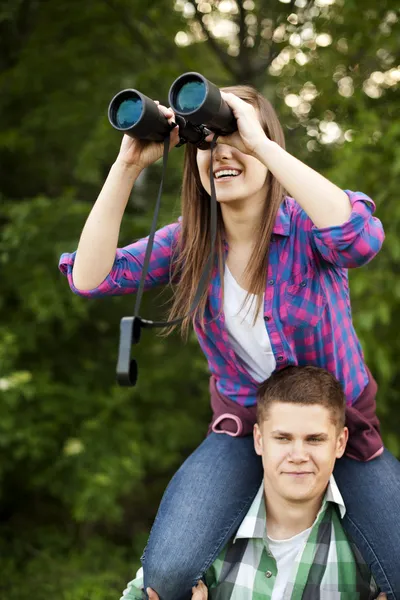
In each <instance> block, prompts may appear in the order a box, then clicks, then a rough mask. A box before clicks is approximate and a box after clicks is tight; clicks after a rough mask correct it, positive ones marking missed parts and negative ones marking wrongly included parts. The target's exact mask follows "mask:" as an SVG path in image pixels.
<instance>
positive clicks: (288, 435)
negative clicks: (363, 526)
mask: <svg viewBox="0 0 400 600" xmlns="http://www.w3.org/2000/svg"><path fill="white" fill-rule="evenodd" d="M345 404H346V403H345V397H344V394H343V391H342V389H341V386H340V384H339V383H338V381H336V379H335V378H334V377H333V376H332V375H330V374H329V373H328V372H327V371H325V370H324V369H320V368H318V367H312V366H309V367H289V368H287V369H284V370H282V371H279V372H277V373H274V374H273V375H272V376H271V377H270V378H269V379H267V380H266V381H265V382H264V383H263V384H262V385H261V387H260V391H259V397H258V406H257V421H258V422H257V424H256V425H255V426H254V446H255V450H256V453H257V454H258V455H259V456H260V457H261V459H262V463H263V467H264V480H263V483H262V485H261V486H260V489H259V492H258V494H257V495H256V497H255V499H254V501H253V503H252V505H251V507H250V509H249V511H248V513H247V515H246V517H245V518H244V520H243V521H242V524H241V525H240V527H239V529H238V531H237V533H236V535H235V537H234V538H233V539H232V540H231V541H230V542H229V543H228V544H227V545H226V546H225V548H223V550H222V551H221V553H220V554H219V556H218V557H217V559H216V560H215V562H214V563H213V564H212V565H211V567H210V568H209V569H208V570H207V572H206V573H205V575H204V580H205V585H204V584H203V583H202V582H200V583H199V585H198V586H197V587H196V588H193V599H192V600H206V599H207V598H209V599H210V600H261V599H263V598H265V599H266V600H339V599H341V600H344V599H346V600H347V599H348V600H350V599H354V600H356V599H357V600H370V599H373V598H377V597H378V593H379V591H378V589H377V586H376V584H375V582H374V580H373V578H372V575H371V573H370V571H369V569H368V567H367V565H366V564H365V562H364V561H363V559H362V557H361V555H360V553H359V551H358V550H357V548H356V547H355V545H354V543H353V542H352V541H351V540H350V539H349V538H348V537H347V536H346V534H345V532H344V530H343V528H342V525H341V519H342V518H343V516H344V514H345V512H346V508H345V506H344V503H343V499H342V497H341V495H340V492H339V490H338V488H337V486H336V483H335V480H334V478H333V475H332V472H333V468H334V465H335V461H336V459H337V458H340V457H341V456H342V455H343V453H344V450H345V447H346V443H347V438H348V430H347V428H346V427H345V426H344V422H345ZM244 468H245V466H244ZM148 592H149V598H150V600H153V599H154V600H158V596H157V594H156V593H155V592H154V591H152V590H148ZM144 597H145V596H144V592H143V590H142V578H141V575H140V572H139V573H138V577H137V578H136V579H135V580H134V581H132V582H131V583H130V584H128V587H127V589H126V590H125V592H124V594H123V597H122V599H121V600H134V599H135V600H136V599H141V598H144ZM379 598H382V599H383V598H385V596H384V595H381V596H379Z"/></svg>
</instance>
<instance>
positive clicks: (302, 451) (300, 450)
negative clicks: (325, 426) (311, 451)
mask: <svg viewBox="0 0 400 600" xmlns="http://www.w3.org/2000/svg"><path fill="white" fill-rule="evenodd" d="M308 458H309V456H308V451H307V449H306V447H305V446H304V444H303V442H302V441H300V440H299V441H295V442H293V444H292V447H291V449H290V454H289V460H291V461H292V462H296V463H299V462H305V461H307V460H308Z"/></svg>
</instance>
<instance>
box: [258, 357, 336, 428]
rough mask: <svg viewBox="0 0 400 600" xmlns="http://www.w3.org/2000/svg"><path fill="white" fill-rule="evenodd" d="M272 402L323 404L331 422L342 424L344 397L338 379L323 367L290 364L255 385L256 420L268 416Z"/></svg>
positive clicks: (260, 420)
mask: <svg viewBox="0 0 400 600" xmlns="http://www.w3.org/2000/svg"><path fill="white" fill-rule="evenodd" d="M274 402H288V403H292V404H300V405H303V406H306V405H308V406H309V405H315V404H319V405H321V406H324V407H325V408H327V409H328V410H329V411H330V413H331V415H332V422H333V423H334V424H335V425H336V426H337V427H338V428H342V427H344V423H345V411H346V398H345V395H344V392H343V389H342V386H341V385H340V383H339V382H338V380H337V379H336V378H335V377H334V376H333V375H331V373H329V372H328V371H326V369H321V368H320V367H314V366H311V365H310V366H306V367H299V366H292V367H287V368H286V369H282V370H281V371H276V372H275V373H273V374H272V375H271V377H269V378H268V379H266V380H265V381H264V382H263V383H262V384H261V385H260V387H259V390H258V401H257V421H258V424H259V425H261V423H263V422H264V421H266V420H267V419H268V411H269V408H270V406H271V404H273V403H274Z"/></svg>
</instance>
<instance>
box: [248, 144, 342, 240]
mask: <svg viewBox="0 0 400 600" xmlns="http://www.w3.org/2000/svg"><path fill="white" fill-rule="evenodd" d="M256 157H257V158H258V159H259V160H260V161H261V162H262V163H263V164H265V165H266V167H267V168H268V169H269V170H270V171H271V172H272V174H273V175H274V176H275V177H276V179H277V180H278V181H279V182H280V183H281V184H282V185H283V187H284V188H285V189H286V190H287V192H288V193H289V195H290V196H292V197H293V198H294V199H295V200H296V202H298V203H299V204H300V206H301V207H302V208H303V210H304V211H305V212H306V213H307V214H308V216H309V217H310V219H311V220H312V221H313V223H314V225H315V226H316V227H318V228H323V227H332V226H334V225H342V224H343V223H345V222H346V221H347V220H348V218H349V217H350V213H351V204H350V201H349V198H348V196H347V194H346V193H345V192H344V191H343V190H341V189H340V188H338V187H337V186H336V185H335V184H333V183H331V182H330V181H329V180H328V179H326V178H325V177H323V176H322V175H320V174H319V173H317V172H316V171H314V170H313V169H311V168H310V167H307V165H305V164H304V163H302V162H301V161H300V160H298V159H297V158H295V157H294V156H292V155H291V154H289V153H288V152H286V150H284V149H283V148H281V147H280V146H279V145H278V144H276V143H275V142H271V141H270V140H268V139H266V140H265V142H263V143H262V144H261V145H260V146H259V148H258V149H257V152H256Z"/></svg>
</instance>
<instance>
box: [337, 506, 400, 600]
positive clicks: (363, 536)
mask: <svg viewBox="0 0 400 600" xmlns="http://www.w3.org/2000/svg"><path fill="white" fill-rule="evenodd" d="M346 516H347V520H348V521H349V523H350V524H351V525H352V526H353V527H354V529H356V530H357V532H358V534H359V535H360V536H361V537H362V539H363V540H364V542H365V543H366V544H367V546H368V548H369V549H370V551H371V553H372V555H373V557H374V559H375V560H376V562H377V563H378V564H379V566H380V568H381V570H382V573H383V576H384V578H385V580H386V583H387V585H388V588H389V592H390V593H391V594H393V598H394V599H395V600H396V595H395V593H394V590H393V588H392V586H391V584H390V581H389V579H388V578H387V575H386V572H385V570H384V568H383V566H382V564H381V562H380V560H379V558H378V557H377V555H376V553H375V551H374V549H373V548H372V546H371V545H370V543H369V541H368V540H367V538H366V537H365V535H364V534H363V532H362V531H361V530H360V528H359V527H358V525H356V524H355V523H354V521H353V519H351V517H349V516H348V515H346Z"/></svg>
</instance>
